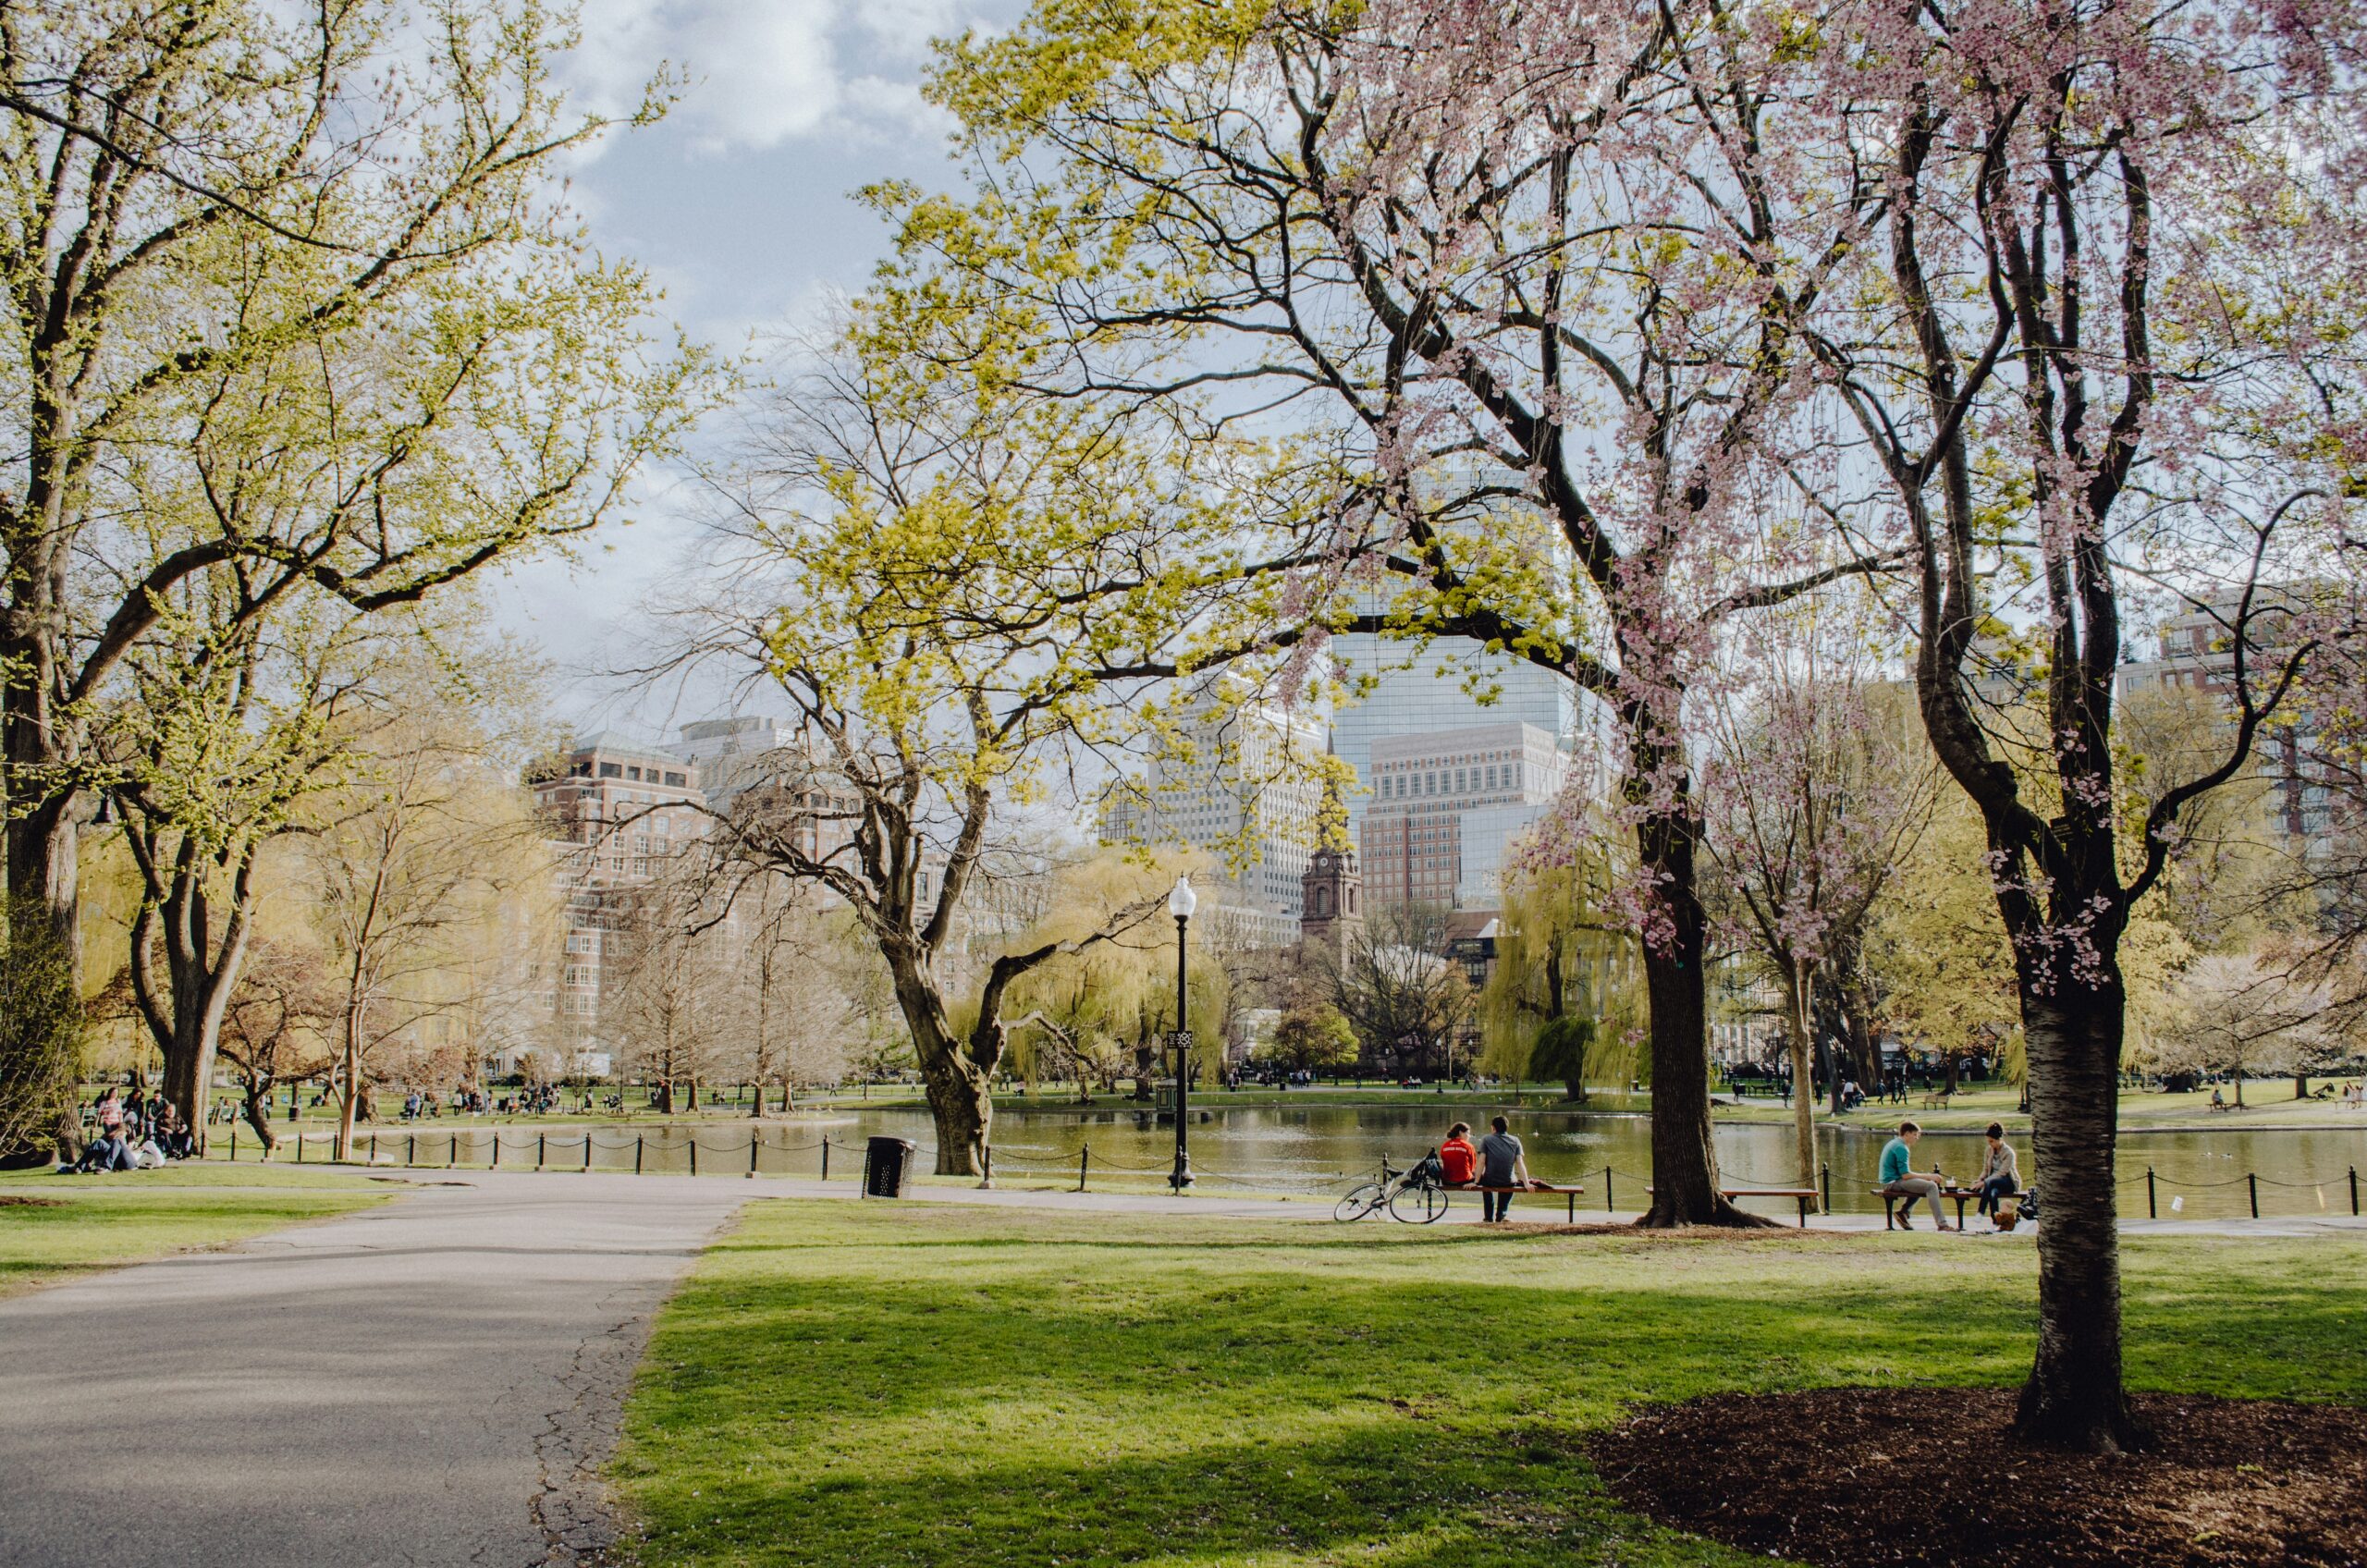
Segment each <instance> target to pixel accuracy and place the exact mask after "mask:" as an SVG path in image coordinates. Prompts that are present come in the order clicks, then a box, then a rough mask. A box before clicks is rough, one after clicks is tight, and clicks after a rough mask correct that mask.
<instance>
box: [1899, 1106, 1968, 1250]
mask: <svg viewBox="0 0 2367 1568" xmlns="http://www.w3.org/2000/svg"><path fill="white" fill-rule="evenodd" d="M1922 1136H1923V1129H1922V1128H1920V1127H1919V1126H1917V1125H1916V1124H1915V1123H1914V1122H1912V1121H1902V1122H1900V1123H1899V1124H1898V1136H1897V1137H1895V1138H1893V1139H1892V1140H1891V1141H1890V1142H1889V1143H1887V1144H1884V1145H1883V1171H1882V1179H1883V1196H1885V1197H1894V1198H1905V1199H1906V1200H1907V1203H1906V1205H1905V1207H1903V1208H1901V1210H1900V1211H1899V1216H1898V1222H1899V1223H1900V1224H1901V1225H1903V1226H1905V1227H1906V1228H1907V1230H1909V1231H1912V1230H1914V1229H1915V1200H1916V1199H1917V1198H1929V1199H1931V1200H1932V1224H1933V1225H1935V1226H1937V1227H1938V1228H1939V1229H1941V1230H1943V1231H1953V1230H1955V1229H1956V1227H1955V1226H1953V1225H1951V1224H1949V1223H1948V1221H1947V1217H1946V1216H1945V1215H1944V1214H1942V1213H1941V1212H1940V1193H1941V1191H1942V1187H1943V1182H1942V1178H1941V1175H1940V1173H1939V1172H1938V1171H1936V1170H1934V1171H1932V1172H1931V1173H1930V1174H1929V1175H1923V1174H1919V1173H1918V1172H1917V1171H1916V1170H1914V1169H1913V1165H1914V1159H1915V1152H1914V1151H1915V1145H1916V1142H1917V1140H1918V1139H1919V1138H1921V1137H1922Z"/></svg>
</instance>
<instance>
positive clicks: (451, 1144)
mask: <svg viewBox="0 0 2367 1568" xmlns="http://www.w3.org/2000/svg"><path fill="white" fill-rule="evenodd" d="M458 1164H460V1133H452V1134H451V1135H450V1136H449V1137H448V1138H446V1139H445V1140H444V1169H445V1170H451V1169H452V1167H454V1166H456V1165H458Z"/></svg>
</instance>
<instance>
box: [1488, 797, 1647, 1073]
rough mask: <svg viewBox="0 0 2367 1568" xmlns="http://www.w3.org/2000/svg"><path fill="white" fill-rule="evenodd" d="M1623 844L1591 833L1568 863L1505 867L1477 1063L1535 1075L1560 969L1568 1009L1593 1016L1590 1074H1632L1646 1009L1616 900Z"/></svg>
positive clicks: (1631, 940) (1635, 955)
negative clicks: (1534, 1056) (1533, 1057)
mask: <svg viewBox="0 0 2367 1568" xmlns="http://www.w3.org/2000/svg"><path fill="white" fill-rule="evenodd" d="M1624 852H1625V846H1624V844H1623V842H1622V841H1621V840H1620V839H1618V838H1617V837H1616V836H1614V835H1613V834H1612V833H1610V832H1609V831H1607V830H1606V831H1602V832H1600V833H1597V834H1596V835H1594V836H1593V837H1592V838H1591V839H1588V842H1586V843H1585V844H1584V845H1582V846H1580V848H1579V850H1578V851H1577V852H1576V855H1575V856H1574V857H1572V858H1571V860H1570V862H1569V864H1554V865H1547V866H1542V867H1537V868H1532V869H1523V870H1517V871H1514V872H1510V873H1507V875H1506V876H1505V878H1504V888H1503V913H1502V915H1500V916H1499V917H1498V919H1497V922H1496V967H1495V969H1494V971H1493V972H1492V973H1491V974H1490V975H1489V977H1488V983H1487V985H1486V986H1483V987H1482V988H1481V989H1480V992H1479V1019H1480V1028H1481V1031H1482V1041H1483V1043H1482V1045H1481V1047H1480V1058H1479V1065H1480V1068H1481V1070H1482V1071H1484V1072H1490V1073H1493V1074H1495V1075H1497V1076H1499V1077H1504V1078H1513V1079H1521V1078H1527V1077H1528V1076H1530V1075H1531V1071H1530V1070H1531V1062H1530V1054H1531V1051H1532V1049H1533V1047H1534V1046H1535V1044H1536V1041H1537V1035H1538V1032H1539V1030H1541V1029H1542V1028H1544V1026H1545V1025H1546V1024H1547V1023H1551V1021H1552V1019H1553V1017H1554V1016H1555V1014H1554V1011H1553V1002H1552V985H1551V974H1550V973H1549V971H1550V970H1551V969H1553V968H1558V970H1559V973H1560V977H1561V987H1562V993H1561V1013H1562V1015H1564V1016H1570V1017H1584V1018H1589V1019H1592V1020H1594V1021H1595V1022H1596V1025H1597V1029H1596V1037H1595V1040H1594V1043H1593V1045H1592V1047H1590V1048H1589V1051H1588V1056H1589V1058H1590V1065H1589V1067H1588V1074H1589V1075H1590V1076H1594V1077H1599V1078H1607V1079H1617V1080H1624V1079H1625V1078H1627V1077H1629V1076H1631V1075H1632V1071H1633V1067H1634V1063H1635V1059H1636V1057H1637V1047H1638V1044H1639V1042H1640V1041H1641V1039H1642V1037H1643V1031H1644V1028H1645V1024H1646V1018H1647V1015H1646V1011H1645V1006H1644V999H1643V995H1642V976H1641V974H1640V973H1639V969H1638V965H1639V962H1640V957H1641V955H1640V953H1639V952H1638V950H1637V943H1636V938H1635V937H1634V935H1633V934H1632V933H1631V932H1630V931H1628V930H1627V929H1626V928H1625V926H1624V925H1622V924H1621V922H1620V919H1619V915H1618V913H1617V911H1616V910H1615V909H1614V907H1613V903H1612V897H1611V891H1612V887H1613V877H1614V876H1617V875H1618V872H1619V866H1620V864H1621V859H1620V857H1621V856H1622V854H1623V853H1624Z"/></svg>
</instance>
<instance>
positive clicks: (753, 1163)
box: [748, 1133, 756, 1181]
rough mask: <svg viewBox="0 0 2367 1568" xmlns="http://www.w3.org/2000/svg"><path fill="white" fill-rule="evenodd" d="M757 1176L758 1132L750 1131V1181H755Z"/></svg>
mask: <svg viewBox="0 0 2367 1568" xmlns="http://www.w3.org/2000/svg"><path fill="white" fill-rule="evenodd" d="M755 1176H756V1134H754V1133H749V1134H748V1179H749V1180H750V1181H754V1180H755Z"/></svg>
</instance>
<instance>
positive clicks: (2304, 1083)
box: [2293, 1072, 2310, 1100]
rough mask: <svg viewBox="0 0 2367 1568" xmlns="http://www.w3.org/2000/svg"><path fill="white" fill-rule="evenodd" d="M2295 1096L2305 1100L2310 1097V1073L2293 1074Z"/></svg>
mask: <svg viewBox="0 0 2367 1568" xmlns="http://www.w3.org/2000/svg"><path fill="white" fill-rule="evenodd" d="M2293 1097H2294V1098H2295V1099H2297V1100H2305V1099H2308V1098H2309V1097H2310V1075H2309V1074H2308V1073H2306V1072H2296V1073H2295V1074H2293Z"/></svg>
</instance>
